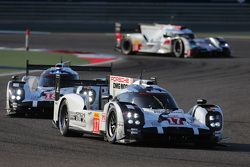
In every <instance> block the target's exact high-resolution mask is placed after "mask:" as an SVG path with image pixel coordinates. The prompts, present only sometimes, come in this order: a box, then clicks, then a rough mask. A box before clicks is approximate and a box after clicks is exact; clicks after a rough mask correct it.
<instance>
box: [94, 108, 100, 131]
mask: <svg viewBox="0 0 250 167" xmlns="http://www.w3.org/2000/svg"><path fill="white" fill-rule="evenodd" d="M93 133H96V134H99V133H100V113H99V112H94V120H93Z"/></svg>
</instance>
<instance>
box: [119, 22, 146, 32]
mask: <svg viewBox="0 0 250 167" xmlns="http://www.w3.org/2000/svg"><path fill="white" fill-rule="evenodd" d="M140 32H141V28H140V24H126V25H122V24H121V23H120V22H116V23H115V33H140Z"/></svg>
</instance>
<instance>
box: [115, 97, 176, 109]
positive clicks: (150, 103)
mask: <svg viewBox="0 0 250 167" xmlns="http://www.w3.org/2000/svg"><path fill="white" fill-rule="evenodd" d="M117 98H118V100H119V101H122V102H129V103H133V104H136V105H137V106H138V107H140V108H150V109H172V110H176V109H178V107H177V104H176V102H175V100H174V99H173V98H172V97H171V96H170V95H169V94H167V93H124V94H123V95H122V94H121V95H120V96H118V97H117Z"/></svg>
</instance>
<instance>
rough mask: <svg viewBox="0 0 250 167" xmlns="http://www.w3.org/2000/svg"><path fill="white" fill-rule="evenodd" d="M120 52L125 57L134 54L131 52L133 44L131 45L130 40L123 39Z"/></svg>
mask: <svg viewBox="0 0 250 167" xmlns="http://www.w3.org/2000/svg"><path fill="white" fill-rule="evenodd" d="M121 52H122V54H125V55H130V54H134V53H135V52H133V44H132V42H131V40H130V39H127V38H125V39H123V40H122V42H121Z"/></svg>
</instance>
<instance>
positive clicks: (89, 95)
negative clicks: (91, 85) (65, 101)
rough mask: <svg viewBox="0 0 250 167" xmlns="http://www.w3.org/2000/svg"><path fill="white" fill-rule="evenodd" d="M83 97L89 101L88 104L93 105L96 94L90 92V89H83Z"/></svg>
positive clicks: (92, 91)
mask: <svg viewBox="0 0 250 167" xmlns="http://www.w3.org/2000/svg"><path fill="white" fill-rule="evenodd" d="M83 95H85V96H87V97H88V100H89V103H90V104H93V103H94V101H95V96H96V93H95V91H94V90H92V89H85V90H83Z"/></svg>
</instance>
